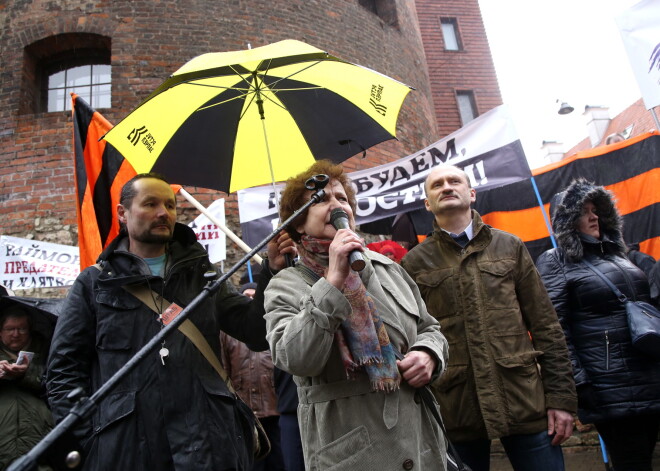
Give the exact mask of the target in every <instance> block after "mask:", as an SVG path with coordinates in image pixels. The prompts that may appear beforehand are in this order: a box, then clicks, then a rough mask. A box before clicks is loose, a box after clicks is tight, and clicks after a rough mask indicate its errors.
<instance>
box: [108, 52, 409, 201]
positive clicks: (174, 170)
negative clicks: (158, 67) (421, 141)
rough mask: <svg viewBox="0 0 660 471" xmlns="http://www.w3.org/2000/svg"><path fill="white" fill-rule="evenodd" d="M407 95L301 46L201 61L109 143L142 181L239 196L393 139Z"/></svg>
mask: <svg viewBox="0 0 660 471" xmlns="http://www.w3.org/2000/svg"><path fill="white" fill-rule="evenodd" d="M409 91H410V87H408V86H407V85H404V84H402V83H400V82H398V81H396V80H394V79H391V78H389V77H387V76H385V75H382V74H379V73H378V72H375V71H373V70H371V69H367V68H365V67H361V66H359V65H355V64H352V63H349V62H346V61H344V60H341V59H338V58H336V57H333V56H331V55H329V54H328V53H326V52H324V51H322V50H320V49H317V48H315V47H313V46H310V45H308V44H305V43H303V42H300V41H294V40H286V41H280V42H277V43H274V44H270V45H267V46H263V47H258V48H255V49H248V50H245V51H235V52H220V53H210V54H203V55H201V56H198V57H196V58H194V59H192V60H191V61H189V62H188V63H186V64H185V65H183V67H181V68H180V69H179V70H177V71H176V72H175V73H174V74H173V75H172V76H171V77H170V78H169V79H168V80H166V81H165V82H164V83H163V84H162V85H161V86H160V87H158V89H157V90H156V91H154V92H153V93H152V94H151V95H150V96H149V97H148V98H147V99H146V100H145V101H144V102H143V103H142V104H141V105H139V106H138V107H137V108H136V109H135V110H134V111H133V112H131V113H130V114H129V115H128V116H127V117H126V118H125V119H124V120H122V121H121V122H120V123H119V124H117V125H116V126H115V127H114V128H112V129H111V130H110V131H109V132H108V133H107V134H106V135H105V139H106V140H107V141H108V142H110V143H111V144H112V145H113V146H114V147H116V148H117V149H118V150H119V151H120V152H121V153H122V154H123V155H124V157H125V158H126V159H127V160H128V161H129V162H130V163H131V165H132V166H133V167H134V168H135V170H136V171H137V172H138V173H142V172H148V171H154V172H159V173H162V174H163V175H165V176H166V177H167V178H168V179H169V180H170V181H171V182H172V183H178V184H181V185H191V186H198V187H204V188H212V189H217V190H221V191H225V192H228V193H229V192H233V191H236V190H239V189H242V188H249V187H252V186H257V185H262V184H266V183H271V182H272V183H274V182H275V181H282V180H285V179H287V178H289V177H291V176H293V175H296V174H298V173H300V172H302V171H303V170H305V169H307V168H308V167H309V166H310V165H311V164H312V163H313V161H314V159H329V160H332V161H334V162H336V163H339V162H342V161H344V160H346V159H347V158H349V157H351V156H353V155H356V154H359V153H360V152H364V151H365V150H366V149H368V148H369V147H371V146H373V145H376V144H378V143H380V142H383V141H385V140H388V139H392V138H394V137H395V133H396V121H397V117H398V114H399V111H400V109H401V105H402V104H403V100H404V99H405V97H406V95H407V94H408V92H409Z"/></svg>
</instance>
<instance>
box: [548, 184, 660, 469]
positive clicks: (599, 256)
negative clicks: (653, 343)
mask: <svg viewBox="0 0 660 471" xmlns="http://www.w3.org/2000/svg"><path fill="white" fill-rule="evenodd" d="M558 200H559V201H558V203H557V204H556V208H553V209H552V210H551V212H552V213H553V214H552V216H553V217H552V224H553V229H554V231H555V235H556V238H557V243H558V246H559V247H558V248H556V249H551V250H548V251H547V252H545V253H544V254H542V255H541V256H540V257H539V259H538V260H537V266H538V269H539V272H540V273H541V276H542V278H543V282H544V283H545V285H546V288H547V289H548V293H549V294H550V298H551V299H552V301H553V303H554V306H555V309H556V310H557V315H558V316H559V320H560V322H561V324H562V327H563V329H564V332H565V334H566V339H567V343H568V347H569V351H570V354H571V361H572V363H573V374H574V375H575V384H576V386H577V392H578V416H579V417H580V420H581V421H582V422H583V423H594V424H595V426H596V429H597V430H598V433H599V434H600V435H601V437H602V438H603V440H604V441H605V444H606V445H607V448H608V450H609V452H610V457H611V460H612V463H613V464H614V467H615V469H616V470H617V471H619V470H649V471H650V470H651V457H652V454H653V449H654V447H655V442H656V439H657V435H658V426H659V424H660V363H658V362H656V361H654V360H652V359H651V358H649V357H647V356H645V355H644V354H643V353H641V352H639V351H637V350H635V348H634V347H633V346H632V344H631V340H630V331H629V329H628V322H627V316H626V311H625V307H624V305H623V303H622V302H621V301H619V300H618V299H617V297H616V296H615V295H614V293H613V292H612V291H611V290H610V288H609V287H608V286H607V285H606V284H605V282H604V281H603V280H602V279H601V278H600V277H599V276H598V275H597V274H596V273H594V272H593V271H592V270H591V269H589V268H588V267H587V265H585V264H584V263H583V262H582V260H584V259H586V260H588V261H589V262H591V263H592V264H593V265H594V266H595V267H596V268H598V269H599V270H600V271H601V272H603V274H604V275H605V276H606V277H607V278H608V279H609V280H610V281H611V282H612V283H614V285H615V286H616V287H617V288H618V289H619V290H620V291H621V292H623V294H625V295H626V296H627V297H628V298H629V299H636V300H638V301H646V302H649V301H650V296H649V284H648V281H647V279H646V276H645V275H644V273H643V272H642V271H641V270H640V269H639V268H637V267H636V266H635V265H633V264H632V263H631V262H630V261H629V260H628V259H627V258H626V256H625V253H626V246H625V244H624V242H623V237H622V229H621V217H620V216H619V214H618V212H617V210H616V208H615V206H614V201H613V197H612V195H611V194H610V193H609V192H608V191H607V190H605V189H604V188H603V187H602V186H595V185H593V184H591V183H589V182H587V181H585V180H582V179H580V180H576V181H574V182H572V183H571V184H570V185H569V187H568V188H567V189H566V190H565V191H564V192H563V193H562V194H561V195H560V197H559V198H558Z"/></svg>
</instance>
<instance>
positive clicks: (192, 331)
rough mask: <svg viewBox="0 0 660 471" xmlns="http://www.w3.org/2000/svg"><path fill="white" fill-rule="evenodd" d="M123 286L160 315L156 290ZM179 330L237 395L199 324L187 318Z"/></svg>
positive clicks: (140, 286)
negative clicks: (198, 326)
mask: <svg viewBox="0 0 660 471" xmlns="http://www.w3.org/2000/svg"><path fill="white" fill-rule="evenodd" d="M123 288H124V289H125V290H126V291H128V292H129V293H130V294H132V295H133V296H135V297H136V298H137V299H139V300H140V301H142V303H144V304H145V305H146V306H147V307H148V308H149V309H151V310H152V311H154V312H155V313H156V314H158V315H160V314H161V312H160V309H159V308H158V306H156V299H158V297H160V295H159V294H157V293H156V292H155V291H150V290H149V288H147V287H146V286H144V285H126V286H123ZM163 302H164V304H165V305H168V306H169V305H170V304H172V303H170V302H169V301H168V300H167V299H165V298H163ZM179 331H180V332H181V333H182V334H183V335H185V336H186V337H187V338H188V340H190V341H191V342H192V343H193V345H194V346H195V347H197V350H199V351H200V353H201V354H202V355H204V358H206V360H207V361H208V362H209V363H210V364H211V366H212V367H213V369H214V370H215V371H217V373H218V374H219V375H220V377H221V378H222V380H223V381H224V382H225V383H227V389H229V391H230V392H231V393H232V394H234V395H236V391H235V390H234V386H233V385H232V384H231V380H230V379H229V375H228V374H227V372H226V371H225V369H224V368H223V367H222V364H221V363H220V360H218V356H217V355H216V354H215V352H214V351H213V349H212V348H211V345H209V343H208V341H207V340H206V338H204V335H202V333H201V332H200V331H199V329H198V328H197V326H196V325H195V324H193V323H192V321H190V319H186V320H185V321H183V322H182V323H181V325H180V326H179Z"/></svg>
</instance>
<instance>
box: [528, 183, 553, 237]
mask: <svg viewBox="0 0 660 471" xmlns="http://www.w3.org/2000/svg"><path fill="white" fill-rule="evenodd" d="M530 181H531V182H532V188H534V193H535V194H536V200H537V201H538V202H539V207H540V208H541V212H542V213H543V220H544V221H545V227H546V228H547V229H548V234H550V241H551V242H552V247H554V248H555V249H556V248H557V241H556V240H555V235H554V234H553V233H552V224H550V221H549V220H548V215H547V214H546V213H545V208H544V207H543V200H542V199H541V193H539V187H538V186H536V180H534V176H533V175H532V177H531V178H530Z"/></svg>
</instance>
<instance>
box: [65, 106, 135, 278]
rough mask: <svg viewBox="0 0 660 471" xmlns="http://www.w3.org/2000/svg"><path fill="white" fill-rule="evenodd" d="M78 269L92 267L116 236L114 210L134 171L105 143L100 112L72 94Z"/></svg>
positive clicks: (105, 129)
mask: <svg viewBox="0 0 660 471" xmlns="http://www.w3.org/2000/svg"><path fill="white" fill-rule="evenodd" d="M71 99H72V101H73V103H72V108H73V109H72V114H73V147H74V150H75V162H74V163H75V166H74V172H75V182H76V196H77V200H76V201H77V205H76V213H77V217H78V246H79V247H80V269H81V270H83V269H85V268H87V267H88V266H90V265H92V264H94V263H95V262H96V259H97V258H98V256H99V255H100V254H101V252H102V251H103V249H104V248H105V247H106V246H107V245H108V243H110V242H111V241H112V239H114V238H115V236H116V235H117V234H118V233H119V221H118V219H117V214H116V213H117V211H116V207H117V204H118V203H119V194H120V191H121V188H122V186H123V185H124V183H126V182H127V181H128V180H130V179H131V178H132V177H133V176H135V174H136V172H135V170H133V167H132V166H131V164H129V163H128V161H127V160H125V159H124V157H123V156H122V155H121V154H120V153H119V151H117V150H116V149H115V148H114V147H113V146H112V145H111V144H108V143H107V142H106V141H105V140H101V141H99V139H100V138H101V137H102V136H103V135H104V134H105V133H106V132H108V131H109V130H110V128H112V124H110V122H108V120H106V119H105V118H104V117H103V116H102V115H101V114H100V113H98V112H97V111H94V109H93V108H92V107H90V106H89V104H87V102H85V100H83V99H82V98H80V97H79V96H78V95H76V94H71Z"/></svg>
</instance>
